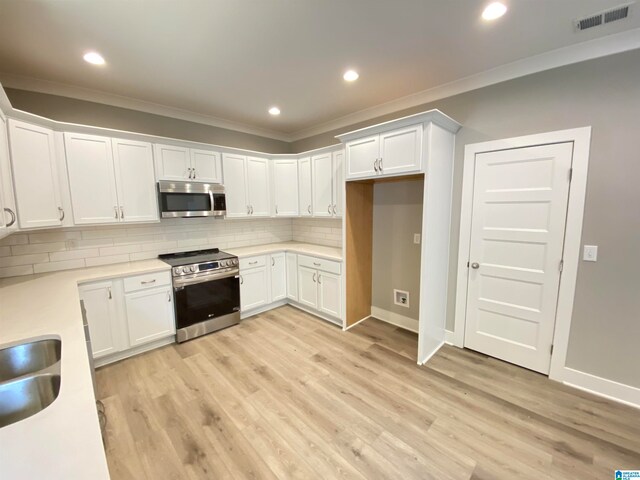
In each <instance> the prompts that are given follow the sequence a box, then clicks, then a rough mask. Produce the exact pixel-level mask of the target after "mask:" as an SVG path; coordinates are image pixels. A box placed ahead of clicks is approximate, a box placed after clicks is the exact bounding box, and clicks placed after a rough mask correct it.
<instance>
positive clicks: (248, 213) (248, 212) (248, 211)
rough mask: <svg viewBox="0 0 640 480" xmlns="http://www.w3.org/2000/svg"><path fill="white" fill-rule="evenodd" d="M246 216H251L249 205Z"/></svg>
mask: <svg viewBox="0 0 640 480" xmlns="http://www.w3.org/2000/svg"><path fill="white" fill-rule="evenodd" d="M247 215H251V208H249V205H247Z"/></svg>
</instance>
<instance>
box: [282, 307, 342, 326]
mask: <svg viewBox="0 0 640 480" xmlns="http://www.w3.org/2000/svg"><path fill="white" fill-rule="evenodd" d="M287 303H288V304H289V305H291V306H292V307H295V308H297V309H298V310H302V311H303V312H307V313H309V314H311V315H313V316H314V317H318V318H321V319H322V320H326V321H327V322H330V323H333V324H334V325H337V326H339V327H342V320H340V319H338V318H333V317H330V316H328V315H323V314H322V313H320V312H318V311H317V310H312V309H310V308H306V307H304V306H302V305H300V304H299V303H297V302H294V301H293V300H289V301H288V302H287Z"/></svg>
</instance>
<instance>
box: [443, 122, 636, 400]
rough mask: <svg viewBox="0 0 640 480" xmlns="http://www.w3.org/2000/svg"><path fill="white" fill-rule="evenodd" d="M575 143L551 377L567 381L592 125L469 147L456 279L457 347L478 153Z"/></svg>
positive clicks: (460, 338)
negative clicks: (567, 363) (567, 361)
mask: <svg viewBox="0 0 640 480" xmlns="http://www.w3.org/2000/svg"><path fill="white" fill-rule="evenodd" d="M563 142H573V162H572V168H573V177H572V181H571V187H570V190H569V202H568V206H567V223H566V229H565V241H564V255H563V260H564V268H563V272H562V277H561V279H560V288H559V292H558V307H557V312H556V324H555V332H554V336H553V345H554V349H553V354H552V355H551V368H550V371H549V378H551V379H552V380H558V381H563V380H564V378H565V377H566V376H567V373H566V372H567V370H568V369H567V367H566V357H567V349H568V344H569V332H570V329H571V319H572V314H573V299H574V295H575V288H576V281H577V274H578V264H579V261H580V241H581V236H582V221H583V216H584V203H585V198H586V189H587V174H588V167H589V147H590V143H591V127H583V128H575V129H570V130H561V131H556V132H548V133H541V134H536V135H526V136H523V137H514V138H507V139H502V140H494V141H489V142H483V143H475V144H470V145H466V146H465V152H464V170H463V183H462V206H461V214H460V242H459V249H458V280H457V290H456V313H455V326H454V331H453V338H452V342H453V344H454V345H456V346H458V347H462V346H463V345H464V325H465V318H466V307H467V305H466V303H467V302H466V300H467V275H468V268H467V262H468V261H469V256H468V252H469V248H470V242H471V217H472V206H473V183H474V165H475V157H476V154H478V153H481V152H489V151H495V150H505V149H509V148H523V147H528V146H533V145H544V144H551V143H563ZM630 388H631V387H630Z"/></svg>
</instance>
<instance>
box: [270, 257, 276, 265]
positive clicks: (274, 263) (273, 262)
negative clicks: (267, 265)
mask: <svg viewBox="0 0 640 480" xmlns="http://www.w3.org/2000/svg"><path fill="white" fill-rule="evenodd" d="M271 266H272V267H275V266H276V259H275V258H273V257H271Z"/></svg>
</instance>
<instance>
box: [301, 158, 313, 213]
mask: <svg viewBox="0 0 640 480" xmlns="http://www.w3.org/2000/svg"><path fill="white" fill-rule="evenodd" d="M298 190H299V207H298V208H299V211H300V216H302V217H310V216H311V215H312V214H313V210H312V204H313V199H312V196H311V157H304V158H301V159H299V160H298Z"/></svg>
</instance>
